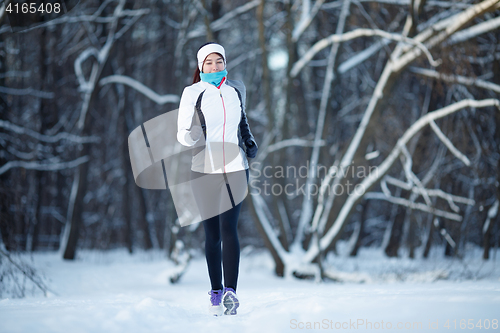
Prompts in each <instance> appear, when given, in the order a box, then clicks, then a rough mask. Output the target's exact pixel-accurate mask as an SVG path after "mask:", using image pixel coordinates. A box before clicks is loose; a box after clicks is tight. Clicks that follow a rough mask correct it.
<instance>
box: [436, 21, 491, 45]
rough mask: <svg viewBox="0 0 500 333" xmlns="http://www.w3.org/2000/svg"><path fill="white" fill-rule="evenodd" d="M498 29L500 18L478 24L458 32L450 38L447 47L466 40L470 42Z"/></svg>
mask: <svg viewBox="0 0 500 333" xmlns="http://www.w3.org/2000/svg"><path fill="white" fill-rule="evenodd" d="M498 28H500V16H499V17H497V18H494V19H492V20H488V21H485V22H482V23H479V24H476V25H475V26H472V27H470V28H468V29H465V30H462V31H460V32H457V33H456V34H455V35H453V36H452V37H451V38H450V40H449V41H448V42H447V43H446V45H454V44H457V43H461V42H465V41H466V40H469V39H471V38H474V37H477V36H479V35H481V34H484V33H486V32H489V31H493V30H495V29H498Z"/></svg>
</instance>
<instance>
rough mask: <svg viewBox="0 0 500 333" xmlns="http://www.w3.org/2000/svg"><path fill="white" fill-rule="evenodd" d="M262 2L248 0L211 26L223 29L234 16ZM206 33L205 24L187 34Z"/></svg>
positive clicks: (259, 0) (192, 36) (193, 35)
mask: <svg viewBox="0 0 500 333" xmlns="http://www.w3.org/2000/svg"><path fill="white" fill-rule="evenodd" d="M260 2H261V0H254V1H251V2H248V3H246V4H244V5H242V6H239V7H237V8H235V9H233V10H232V11H230V12H229V13H226V14H225V15H224V16H222V17H221V18H219V19H217V20H215V21H213V22H212V23H210V28H211V29H212V31H219V30H222V28H223V27H224V25H227V23H228V22H229V21H230V20H232V19H233V18H235V17H236V16H238V15H240V14H242V13H245V12H247V11H250V10H252V9H253V8H255V7H257V6H258V5H259V4H260ZM205 34H206V30H205V26H202V27H200V28H198V29H196V30H194V31H191V32H190V33H189V34H188V35H187V39H192V38H197V37H202V36H205Z"/></svg>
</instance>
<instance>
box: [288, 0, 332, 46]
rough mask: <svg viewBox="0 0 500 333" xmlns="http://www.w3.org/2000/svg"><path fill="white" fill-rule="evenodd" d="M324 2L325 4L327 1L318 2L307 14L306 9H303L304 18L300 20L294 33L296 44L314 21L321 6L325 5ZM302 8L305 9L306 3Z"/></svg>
mask: <svg viewBox="0 0 500 333" xmlns="http://www.w3.org/2000/svg"><path fill="white" fill-rule="evenodd" d="M323 2H325V0H317V1H316V2H315V3H314V6H313V8H312V9H311V11H310V12H306V10H305V8H302V16H301V18H300V21H299V22H298V23H297V25H296V26H295V29H294V30H293V32H292V41H293V42H294V43H295V42H297V41H298V40H299V37H300V35H302V33H303V32H304V31H305V30H306V29H307V27H308V26H309V25H310V24H311V22H312V20H313V19H314V17H315V16H316V14H317V13H318V11H319V10H320V8H321V5H323ZM302 7H305V2H303V4H302Z"/></svg>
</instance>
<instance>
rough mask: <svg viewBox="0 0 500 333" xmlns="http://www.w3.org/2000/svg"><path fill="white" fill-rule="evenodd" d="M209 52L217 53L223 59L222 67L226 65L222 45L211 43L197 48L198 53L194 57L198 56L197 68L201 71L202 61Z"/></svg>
mask: <svg viewBox="0 0 500 333" xmlns="http://www.w3.org/2000/svg"><path fill="white" fill-rule="evenodd" d="M211 53H219V54H220V55H221V56H222V59H223V60H224V67H225V66H226V52H225V51H224V48H223V47H222V45H219V44H216V43H211V44H207V45H205V46H203V47H202V48H201V49H199V50H198V54H197V55H196V57H197V58H198V68H199V69H200V72H203V70H202V68H203V62H204V61H205V59H206V58H207V57H208V55H209V54H211Z"/></svg>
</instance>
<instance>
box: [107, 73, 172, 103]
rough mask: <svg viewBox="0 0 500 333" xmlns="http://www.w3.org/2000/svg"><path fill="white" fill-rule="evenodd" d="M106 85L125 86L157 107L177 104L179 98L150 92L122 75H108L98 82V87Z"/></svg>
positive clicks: (137, 82)
mask: <svg viewBox="0 0 500 333" xmlns="http://www.w3.org/2000/svg"><path fill="white" fill-rule="evenodd" d="M108 83H121V84H125V85H127V86H129V87H131V88H133V89H135V90H137V91H138V92H140V93H141V94H143V95H144V96H146V97H148V98H149V99H151V100H152V101H154V102H156V103H157V104H159V105H163V104H165V103H177V102H179V96H177V95H172V94H169V95H158V94H157V93H156V92H154V91H153V90H151V89H150V88H148V87H146V86H145V85H144V84H142V83H140V82H139V81H137V80H134V79H132V78H131V77H128V76H124V75H110V76H107V77H105V78H102V79H101V80H100V81H99V85H100V86H103V85H105V84H108Z"/></svg>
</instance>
